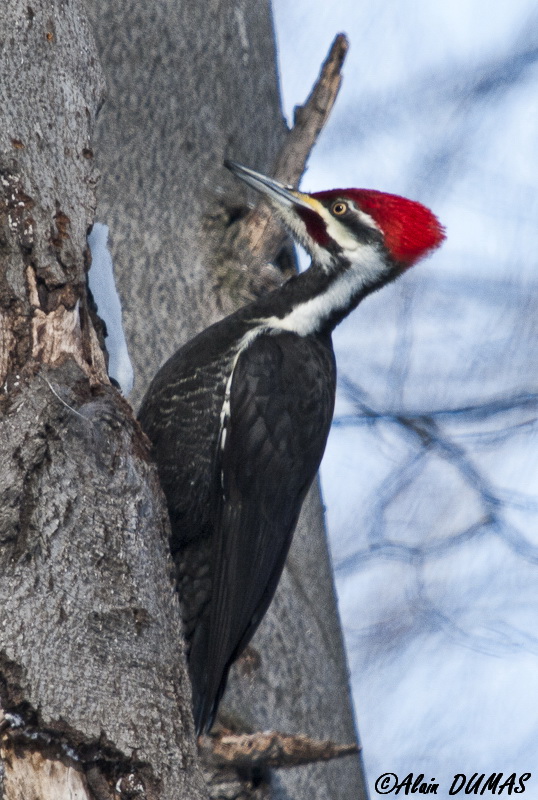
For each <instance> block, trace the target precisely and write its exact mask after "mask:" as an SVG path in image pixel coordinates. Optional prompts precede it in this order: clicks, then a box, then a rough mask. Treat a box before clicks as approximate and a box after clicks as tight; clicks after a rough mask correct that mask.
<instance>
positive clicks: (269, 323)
mask: <svg viewBox="0 0 538 800" xmlns="http://www.w3.org/2000/svg"><path fill="white" fill-rule="evenodd" d="M225 166H226V167H227V168H228V169H229V170H230V171H231V172H232V173H233V174H234V175H235V176H236V177H237V178H239V179H241V180H242V181H244V182H245V183H246V184H247V185H248V186H250V187H252V188H253V189H255V190H257V192H259V193H260V194H261V195H262V197H263V199H264V200H265V201H266V202H268V203H269V205H270V207H271V209H272V211H273V213H274V214H275V215H276V217H277V218H278V219H279V220H280V222H281V223H283V225H284V227H285V228H287V230H288V231H289V232H290V234H291V236H292V238H293V239H294V240H295V242H296V243H298V244H300V245H302V246H303V247H304V248H305V249H306V251H307V253H309V255H310V257H311V264H310V266H309V268H308V269H306V270H305V271H304V272H300V273H297V274H295V275H293V276H292V277H291V278H289V279H288V280H287V281H286V282H285V283H283V284H282V285H281V286H280V287H279V288H277V289H275V290H273V291H272V292H269V293H268V294H266V295H265V296H262V297H260V298H258V299H256V300H254V301H253V302H251V303H250V304H248V305H245V306H244V307H242V308H240V309H239V310H237V311H236V312H235V313H233V314H231V315H229V316H227V317H225V318H224V319H222V320H221V321H219V322H216V323H215V324H213V325H211V326H210V327H209V328H207V329H206V330H203V331H202V332H201V333H200V334H198V335H197V336H195V337H194V338H193V339H192V340H191V341H189V342H187V343H186V344H185V345H183V346H182V347H181V348H180V349H179V350H178V351H177V352H176V353H175V354H174V355H173V356H172V357H171V358H170V359H169V360H168V361H167V362H166V363H165V364H164V366H162V367H161V369H160V370H159V371H158V372H157V374H156V376H155V378H154V379H153V381H152V382H151V384H150V386H149V388H148V391H147V393H146V395H145V397H144V399H143V401H142V405H141V408H140V410H139V415H138V416H139V421H140V424H141V426H142V428H143V430H144V431H145V433H146V434H147V436H148V437H149V439H150V441H151V443H152V449H153V455H154V459H155V461H156V464H157V469H158V473H159V477H160V482H161V485H162V488H163V490H164V494H165V496H166V501H167V505H168V511H169V516H170V522H171V530H172V534H171V541H170V545H171V551H172V555H173V559H174V562H175V565H176V586H177V590H178V593H179V595H180V599H181V603H182V606H183V622H184V635H185V638H186V643H187V658H188V666H189V673H190V679H191V684H192V693H193V713H194V722H195V728H196V732H197V734H204V733H207V732H208V731H209V730H210V729H211V727H212V725H213V723H214V720H215V716H216V713H217V710H218V707H219V703H220V700H221V698H222V695H223V692H224V689H225V687H226V681H227V677H228V672H229V669H230V667H231V665H232V663H233V662H234V661H235V660H236V659H237V658H238V657H239V655H240V654H241V653H242V652H243V651H244V649H245V648H246V646H247V645H248V644H249V642H250V640H251V639H252V636H253V635H254V633H255V631H256V629H257V628H258V626H259V624H260V622H261V620H262V618H263V616H264V614H265V612H266V611H267V609H268V607H269V604H270V602H271V600H272V598H273V595H274V593H275V590H276V587H277V584H278V581H279V579H280V576H281V573H282V570H283V567H284V562H285V559H286V556H287V553H288V550H289V547H290V543H291V540H292V536H293V532H294V529H295V526H296V524H297V520H298V517H299V512H300V510H301V506H302V503H303V500H304V498H305V496H306V493H307V491H308V489H309V487H310V485H311V483H312V481H313V479H314V477H315V475H316V473H317V470H318V467H319V465H320V462H321V458H322V456H323V452H324V450H325V445H326V441H327V437H328V434H329V428H330V426H331V422H332V417H333V409H334V401H335V388H336V363H335V356H334V351H333V346H332V341H331V335H332V332H333V330H334V328H335V327H336V325H338V323H340V322H341V321H342V320H343V319H344V318H345V317H346V316H347V315H348V314H349V313H350V312H351V311H353V310H354V309H355V308H356V307H357V305H358V304H359V303H360V302H361V300H363V299H364V298H365V297H366V296H367V295H369V294H371V293H372V292H374V291H377V290H378V289H380V288H381V287H383V286H385V285H386V284H388V283H390V282H391V281H393V280H395V279H396V278H398V277H399V276H400V275H401V274H403V273H404V272H405V271H406V270H408V269H409V268H410V267H412V266H413V265H414V264H416V262H417V261H419V260H420V259H422V258H423V257H424V256H426V255H428V254H429V253H431V252H432V251H433V250H434V249H435V248H437V247H438V246H439V245H440V244H441V243H442V241H443V239H444V238H445V232H444V228H443V227H442V225H441V224H440V222H439V221H438V219H437V217H436V216H435V215H434V214H433V213H432V212H431V211H430V210H429V209H428V208H426V207H425V206H423V205H422V204H420V203H418V202H416V201H413V200H408V199H406V198H404V197H400V196H398V195H395V194H388V193H385V192H381V191H376V190H367V189H332V190H329V191H321V192H315V193H313V194H307V193H305V192H301V191H299V190H297V189H294V188H292V187H290V186H286V185H284V184H282V183H280V182H279V181H277V180H274V179H272V178H269V177H267V176H265V175H263V174H261V173H259V172H256V171H254V170H252V169H250V168H248V167H245V166H243V165H241V164H239V163H237V162H235V161H226V162H225Z"/></svg>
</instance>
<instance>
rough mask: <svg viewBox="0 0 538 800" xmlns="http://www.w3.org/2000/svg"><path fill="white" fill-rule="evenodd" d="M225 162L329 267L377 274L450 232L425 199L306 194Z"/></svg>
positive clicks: (399, 266) (394, 269)
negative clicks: (343, 267)
mask: <svg viewBox="0 0 538 800" xmlns="http://www.w3.org/2000/svg"><path fill="white" fill-rule="evenodd" d="M225 166H226V167H228V169H229V170H231V171H232V172H233V173H234V175H236V176H237V177H238V178H241V179H242V180H243V181H245V183H247V184H248V185H249V186H252V187H253V188H254V189H256V190H257V191H258V192H260V193H261V194H262V195H263V196H264V197H265V198H266V200H268V201H269V203H270V204H271V205H272V207H273V208H274V209H275V211H276V213H277V214H278V216H279V217H280V219H281V220H282V222H283V223H284V224H285V225H286V227H287V228H289V230H290V231H291V233H292V235H293V236H294V238H295V239H296V240H297V241H298V242H299V243H300V244H301V245H303V247H304V248H305V249H306V250H307V251H308V252H309V253H310V255H311V256H312V260H313V261H314V262H315V263H317V264H319V265H320V266H321V267H322V268H324V269H325V270H327V271H331V270H332V269H333V268H337V267H338V265H339V264H342V263H345V264H346V265H348V266H357V267H360V266H362V267H363V268H364V269H366V270H368V271H369V272H370V273H371V275H370V277H371V278H372V279H373V280H375V279H376V277H378V278H381V277H382V276H383V275H384V274H389V273H392V274H394V273H399V272H403V271H404V270H406V269H408V268H409V267H412V266H413V265H414V264H416V262H417V261H419V259H421V258H424V256H426V255H428V253H430V252H431V251H432V250H434V249H435V248H436V247H438V246H439V245H440V244H441V242H442V241H443V239H444V238H445V233H444V229H443V227H442V225H441V224H440V223H439V220H438V219H437V217H436V216H435V215H434V214H433V213H432V212H431V211H430V210H429V209H428V208H426V207H425V206H423V205H422V204H421V203H417V202H415V201H414V200H407V199H406V198H405V197H400V196H398V195H395V194H387V193H385V192H378V191H375V190H371V189H331V190H330V191H325V192H315V193H314V194H305V193H304V192H299V191H297V190H296V189H292V188H290V187H288V186H284V185H283V184H281V183H279V182H278V181H275V180H273V179H272V178H267V177H265V176H264V175H261V174H260V173H258V172H254V170H251V169H248V168H247V167H243V166H242V165H241V164H237V163H236V162H234V161H226V162H225Z"/></svg>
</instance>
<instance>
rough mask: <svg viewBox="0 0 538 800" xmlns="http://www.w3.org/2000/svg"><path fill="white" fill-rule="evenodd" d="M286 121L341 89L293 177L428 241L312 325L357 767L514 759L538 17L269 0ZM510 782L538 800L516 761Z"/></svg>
mask: <svg viewBox="0 0 538 800" xmlns="http://www.w3.org/2000/svg"><path fill="white" fill-rule="evenodd" d="M274 15H275V24H276V29H277V39H278V46H279V62H280V71H281V82H282V92H283V101H284V107H285V111H286V114H287V116H288V119H290V118H291V113H292V110H293V107H294V106H295V105H297V104H300V103H302V102H304V99H305V98H306V96H307V95H308V92H309V90H310V88H311V85H312V82H313V81H314V79H315V77H316V75H317V73H318V71H319V66H320V63H321V61H322V60H323V58H324V56H325V54H326V52H327V50H328V48H329V46H330V43H331V41H332V39H333V38H334V35H335V34H336V33H338V32H340V31H344V32H345V33H347V34H348V36H349V39H350V44H351V48H350V52H349V55H348V59H347V62H346V65H345V69H344V83H343V87H342V90H341V93H340V97H339V99H338V101H337V105H336V107H335V109H334V111H333V115H332V118H331V120H330V122H329V124H328V126H327V128H326V130H325V132H324V133H323V135H322V137H321V138H320V141H319V143H318V146H317V147H316V150H315V152H314V153H313V155H312V157H311V159H310V164H309V169H308V171H307V173H306V175H305V177H304V179H303V183H302V188H304V189H306V190H320V189H328V188H334V187H336V186H339V187H345V186H357V187H366V188H376V189H383V190H386V191H391V192H397V193H401V194H403V195H407V196H409V197H412V198H413V199H417V200H420V201H422V202H424V203H426V204H427V205H430V207H431V208H432V209H433V210H434V211H435V212H436V213H437V214H438V216H439V217H440V219H441V221H442V222H443V223H444V224H445V226H446V228H447V237H448V238H447V242H446V243H445V245H444V246H443V248H442V249H441V250H439V251H438V252H437V253H436V254H435V255H434V256H433V257H432V258H430V259H428V260H427V261H425V262H424V263H421V264H420V265H418V266H417V267H416V268H415V269H414V270H412V272H411V273H409V274H408V275H406V276H405V277H404V278H403V279H402V280H401V281H400V282H399V283H398V284H396V285H394V286H391V287H388V288H387V289H385V290H384V291H383V292H380V293H379V294H378V295H375V296H374V297H372V298H369V299H368V300H367V301H365V302H364V304H363V305H362V306H361V307H359V309H358V310H357V311H356V312H355V313H354V314H353V315H352V316H351V317H349V318H348V319H347V320H346V321H345V322H344V323H343V324H342V326H341V327H340V328H339V329H338V331H337V333H336V335H335V347H336V350H337V361H338V365H339V374H340V383H339V395H338V403H337V413H336V419H335V426H334V428H333V432H332V435H331V439H330V442H329V446H328V449H327V453H326V456H325V459H324V463H323V467H322V481H323V487H324V494H325V501H326V504H327V507H328V523H329V529H330V537H331V544H332V551H333V559H334V564H335V570H336V579H337V587H338V592H339V600H340V608H341V613H342V617H343V624H344V631H345V636H346V642H347V647H348V657H349V663H350V668H351V678H352V687H353V693H354V699H355V704H356V710H357V718H358V722H359V729H360V733H361V736H362V740H363V745H364V757H365V763H366V768H367V772H368V778H369V781H370V785H371V789H372V795H373V796H374V797H375V796H377V795H376V793H375V789H374V782H375V779H376V777H377V776H378V775H380V774H381V773H383V772H387V771H392V772H394V773H396V774H398V775H400V776H401V777H402V778H403V777H405V775H406V774H408V773H409V772H414V773H415V774H418V773H420V772H424V773H425V774H426V779H427V780H429V779H431V778H434V777H435V778H436V780H437V781H438V782H439V784H440V788H439V790H438V792H437V796H438V797H448V790H449V787H450V785H451V782H452V777H453V775H454V774H456V773H466V774H468V775H469V777H470V776H471V775H472V773H474V772H478V773H481V772H485V773H486V774H490V773H492V772H500V771H504V772H505V773H506V774H507V775H508V774H510V773H512V772H517V773H522V772H532V770H533V767H534V766H535V764H536V763H537V760H538V722H537V717H536V711H535V701H536V699H537V698H538V623H537V621H536V620H537V619H538V613H537V612H538V580H537V579H538V491H537V490H538V455H537V453H538V447H537V445H538V441H537V430H538V425H537V416H538V402H537V395H536V393H537V391H538V389H537V379H536V376H537V374H538V371H537V355H536V353H537V330H538V322H537V314H536V300H535V298H536V291H535V290H536V284H537V278H538V269H537V256H536V253H537V252H538V225H537V224H536V220H537V218H538V193H537V172H538V168H537V167H536V141H537V132H538V99H537V98H538V9H537V8H536V5H535V3H532V2H529V1H528V0H518V1H517V2H514V3H511V4H508V3H497V4H491V3H489V2H483V1H482V0H459V2H453V3H450V4H442V3H431V2H427V0H420V2H419V1H416V2H411V0H387V1H386V2H382V3H378V4H371V3H364V2H361V3H358V2H357V0H342V1H341V2H340V3H338V4H333V3H327V2H324V1H323V0H297V1H296V2H295V3H293V4H289V3H287V2H285V0H275V2H274ZM532 780H533V779H531V780H530V782H529V784H527V791H528V794H530V795H531V796H538V774H537V775H536V777H535V778H534V781H535V785H534V789H533V786H532Z"/></svg>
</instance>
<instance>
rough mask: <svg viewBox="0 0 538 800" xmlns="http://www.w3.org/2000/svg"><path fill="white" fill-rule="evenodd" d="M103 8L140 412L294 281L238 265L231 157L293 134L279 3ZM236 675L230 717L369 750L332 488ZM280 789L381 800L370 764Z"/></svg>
mask: <svg viewBox="0 0 538 800" xmlns="http://www.w3.org/2000/svg"><path fill="white" fill-rule="evenodd" d="M87 2H88V6H89V8H90V9H91V12H90V13H91V19H92V22H93V25H94V29H95V32H96V39H97V44H98V49H99V52H100V55H101V60H102V63H103V66H104V70H105V74H106V79H107V86H108V101H107V103H106V104H105V107H104V109H103V111H102V113H101V115H100V118H99V124H98V130H97V138H96V144H97V146H96V153H97V156H98V164H99V166H100V169H101V172H102V175H103V178H102V183H101V186H100V189H99V206H98V219H99V220H100V221H102V222H104V223H106V224H107V225H109V226H110V231H111V242H112V250H113V257H114V263H115V269H116V275H117V280H118V283H119V290H120V294H121V296H122V300H123V304H124V309H125V324H126V329H127V338H128V342H129V344H130V350H131V356H132V358H133V361H134V365H135V373H136V381H135V390H134V393H133V395H132V397H131V398H130V399H131V400H132V401H133V403H134V404H135V405H136V404H137V403H138V402H139V400H140V398H141V396H142V394H143V392H144V390H145V388H146V387H147V384H148V382H149V380H150V379H151V377H152V376H153V375H154V374H155V372H156V370H157V369H158V367H159V366H160V365H161V364H162V363H163V361H164V360H165V359H166V358H168V357H169V356H170V355H171V354H172V353H173V352H174V351H175V350H176V349H177V348H178V347H179V346H180V345H181V344H183V343H184V342H185V341H187V340H188V339H189V338H191V337H192V336H194V335H195V334H196V333H197V332H198V331H200V330H201V329H203V328H204V327H206V326H207V325H209V324H210V323H212V322H214V321H215V320H216V319H218V318H219V317H221V316H223V315H224V314H225V313H228V312H230V311H232V310H233V309H234V308H236V307H237V306H238V305H240V304H241V303H244V302H247V301H248V300H249V299H250V298H251V297H252V295H253V294H254V293H256V292H259V291H262V290H263V287H264V286H265V285H270V286H272V285H274V284H275V280H276V279H277V278H278V279H279V280H281V279H282V272H281V271H280V270H278V269H275V268H273V267H271V266H269V265H267V264H266V263H265V262H264V261H263V259H261V260H259V261H258V262H256V263H254V264H252V263H249V262H248V261H247V260H246V259H244V258H243V257H242V256H239V257H238V255H237V252H238V251H236V252H235V257H233V245H234V232H235V229H236V227H237V225H238V221H240V220H241V219H243V218H244V215H245V213H246V211H247V208H248V198H247V194H246V193H245V190H244V188H243V187H242V186H240V185H239V184H238V182H237V181H234V179H233V178H232V176H230V175H229V174H228V173H227V172H226V170H224V169H223V168H222V162H223V159H224V158H225V157H229V158H233V159H235V160H237V161H240V162H242V163H244V164H246V165H248V166H252V167H253V168H255V169H259V170H260V171H265V172H266V173H268V174H271V173H272V170H273V168H274V165H275V164H276V160H277V154H278V152H279V150H280V148H281V146H282V145H283V143H284V141H285V139H286V136H287V130H286V126H285V123H284V121H283V119H282V115H281V110H280V101H279V92H278V76H277V71H276V66H275V44H274V34H273V29H272V20H271V14H270V5H269V2H267V0H256V2H250V0H191V1H190V2H186V0H155V2H152V3H142V2H140V0H126V2H122V3H121V4H118V3H116V2H113V1H112V0H87ZM324 55H325V54H324V53H320V63H321V61H322V60H323V57H324ZM303 99H304V98H298V100H300V101H302V100H303ZM281 177H282V176H281ZM320 188H324V187H320ZM281 262H282V258H281ZM232 673H233V674H232V675H231V678H230V683H229V688H228V690H227V693H226V695H225V697H224V700H223V703H222V714H221V718H222V720H223V721H224V722H226V723H230V724H233V725H234V726H235V727H236V728H237V729H241V730H245V729H246V730H248V729H250V730H252V731H256V730H265V729H268V728H270V729H277V730H282V731H284V732H286V733H302V734H307V735H309V736H311V737H313V738H317V739H332V740H334V741H336V742H341V743H350V742H353V741H355V737H356V733H355V729H354V723H353V717H352V712H351V703H350V695H349V688H348V678H347V668H346V660H345V655H344V650H343V645H342V636H341V630H340V623H339V620H338V614H337V610H336V601H335V594H334V586H333V579H332V571H331V567H330V558H329V555H328V550H327V544H326V537H325V530H324V520H323V509H322V506H321V502H320V497H319V491H318V487H317V486H316V487H314V488H313V490H312V491H311V493H310V496H309V498H308V500H307V502H306V503H305V506H304V509H303V514H302V517H301V520H300V523H299V527H298V530H297V532H296V534H295V541H294V544H293V546H292V551H291V554H290V556H289V559H288V563H287V567H286V569H285V572H284V576H283V579H282V581H281V585H280V587H279V589H278V591H277V595H276V597H275V600H274V602H273V604H272V606H271V608H270V610H269V612H268V614H267V616H266V618H265V620H264V621H263V623H262V625H261V627H260V629H259V631H258V633H257V634H256V637H255V639H254V640H253V642H252V645H251V647H250V648H249V649H248V650H247V652H246V654H245V656H244V657H243V658H241V659H240V660H239V662H238V664H237V665H236V666H235V667H234V669H233V670H232ZM272 787H273V788H272V797H274V798H294V800H302V798H305V800H306V798H308V800H313V799H314V798H320V799H321V798H323V800H325V799H326V798H327V797H331V798H334V800H344V798H345V799H346V800H360V798H363V797H366V790H365V784H364V779H363V776H362V772H361V766H360V759H359V758H358V757H357V756H347V757H346V758H345V759H342V760H339V761H335V762H332V763H323V764H321V763H320V764H315V765H310V766H302V767H297V768H293V769H289V770H281V771H279V772H278V773H277V774H275V775H274V776H273V783H272Z"/></svg>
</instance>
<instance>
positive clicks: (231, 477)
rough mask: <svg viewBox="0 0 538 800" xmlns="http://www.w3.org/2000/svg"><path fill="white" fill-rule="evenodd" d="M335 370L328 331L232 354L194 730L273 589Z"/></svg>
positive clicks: (197, 659)
mask: <svg viewBox="0 0 538 800" xmlns="http://www.w3.org/2000/svg"><path fill="white" fill-rule="evenodd" d="M335 377H336V376H335V365H334V355H333V351H332V345H331V342H330V339H329V338H327V339H320V338H318V337H299V336H296V335H295V334H293V333H287V332H286V333H280V334H276V335H270V334H263V335H260V336H258V337H257V338H256V339H255V340H254V342H253V343H252V344H251V345H250V346H249V347H248V348H247V349H246V350H244V351H243V352H242V353H241V355H240V356H239V358H238V361H237V364H236V366H235V369H234V372H233V378H232V383H231V387H230V396H229V409H228V413H227V414H226V416H225V419H224V425H223V431H222V435H221V441H220V447H219V451H218V453H217V459H216V465H215V469H216V477H218V479H219V480H220V483H221V486H220V491H219V501H218V504H217V508H216V521H215V534H214V542H213V548H214V549H213V568H212V576H213V579H212V592H211V609H210V618H209V629H208V630H207V631H206V633H207V636H204V635H202V632H200V634H201V636H200V644H199V649H198V652H196V649H197V646H196V637H195V640H194V641H193V646H192V649H191V666H192V667H193V668H194V670H193V671H195V672H196V673H198V676H199V679H200V680H197V681H196V682H197V683H198V687H199V691H196V687H195V717H196V719H197V723H198V728H199V729H200V730H203V729H207V728H208V727H209V726H210V725H211V723H212V720H213V717H214V714H215V713H216V708H217V706H218V703H219V700H220V697H221V696H222V693H223V691H224V687H225V684H226V678H227V674H228V670H229V668H230V665H231V664H232V662H233V661H234V660H235V659H236V658H237V656H238V655H239V654H240V653H241V651H242V650H243V648H244V647H246V645H247V644H248V642H249V641H250V639H251V637H252V636H253V634H254V632H255V630H256V628H257V627H258V625H259V623H260V620H261V619H262V617H263V615H264V614H265V612H266V610H267V607H268V606H269V603H270V602H271V599H272V597H273V595H274V592H275V589H276V586H277V583H278V580H279V578H280V575H281V572H282V568H283V566H284V561H285V559H286V555H287V553H288V549H289V546H290V543H291V539H292V535H293V531H294V528H295V525H296V523H297V519H298V516H299V512H300V510H301V505H302V502H303V500H304V497H305V494H306V492H307V490H308V488H309V486H310V484H311V482H312V480H313V478H314V476H315V474H316V472H317V469H318V467H319V463H320V461H321V457H322V455H323V452H324V450H325V444H326V441H327V435H328V432H329V427H330V424H331V420H332V414H333V407H334V389H335ZM200 672H201V674H200Z"/></svg>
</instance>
